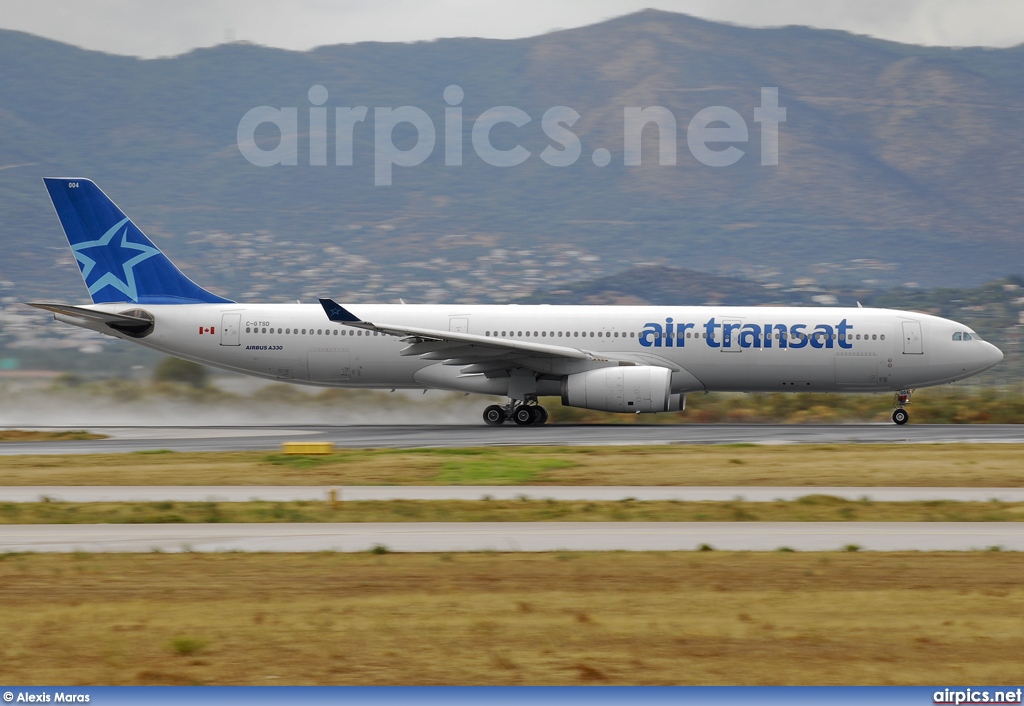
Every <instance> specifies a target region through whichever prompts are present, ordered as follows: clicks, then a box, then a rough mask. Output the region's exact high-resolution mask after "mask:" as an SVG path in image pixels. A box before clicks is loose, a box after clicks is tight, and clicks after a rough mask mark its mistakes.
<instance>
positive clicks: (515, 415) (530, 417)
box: [512, 405, 536, 427]
mask: <svg viewBox="0 0 1024 706" xmlns="http://www.w3.org/2000/svg"><path fill="white" fill-rule="evenodd" d="M534 409H535V408H534V407H530V406H527V405H520V406H518V407H516V409H515V411H514V412H512V421H514V422H515V423H516V424H518V425H519V426H521V427H527V426H530V425H531V424H533V423H534V420H535V419H536V417H535V416H534V412H533V410H534Z"/></svg>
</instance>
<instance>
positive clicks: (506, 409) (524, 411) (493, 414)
mask: <svg viewBox="0 0 1024 706" xmlns="http://www.w3.org/2000/svg"><path fill="white" fill-rule="evenodd" d="M506 421H513V422H515V423H516V424H517V425H518V426H521V427H527V426H533V425H534V424H537V425H540V424H545V423H546V422H547V421H548V411H547V410H546V409H544V408H543V407H541V406H540V405H539V404H537V399H536V398H533V399H527V400H522V401H518V400H511V399H510V400H509V401H508V404H505V405H499V404H492V405H490V406H489V407H488V408H487V409H485V410H484V423H486V424H488V425H489V426H495V427H496V426H499V425H501V424H504V423H505V422H506Z"/></svg>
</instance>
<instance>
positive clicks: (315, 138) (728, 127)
mask: <svg viewBox="0 0 1024 706" xmlns="http://www.w3.org/2000/svg"><path fill="white" fill-rule="evenodd" d="M442 97H443V99H444V102H445V108H444V120H443V122H444V125H443V128H442V137H441V140H442V142H443V147H442V149H443V150H444V164H445V166H446V167H459V166H462V164H463V161H464V155H463V151H464V150H463V147H464V142H465V137H466V131H467V129H468V131H469V137H470V143H471V144H472V147H473V152H474V153H475V155H476V157H477V158H478V159H479V160H480V161H482V162H483V163H485V164H488V165H490V166H492V167H500V168H508V167H515V166H518V165H520V164H523V163H524V162H526V161H527V160H529V159H531V158H533V157H534V153H532V152H530V150H528V149H526V148H525V147H523V146H522V145H521V144H519V143H518V142H517V143H516V144H515V145H514V146H512V147H508V148H498V147H495V145H494V144H493V142H492V131H493V129H494V128H495V127H496V126H498V125H501V124H503V123H507V124H509V125H511V126H513V127H514V128H517V129H522V128H524V126H526V125H527V124H529V123H531V122H532V121H533V117H532V116H531V115H530V114H529V113H527V112H526V111H524V110H521V109H520V108H516V107H514V106H510V105H499V106H495V107H493V108H489V109H487V110H485V111H483V112H482V113H480V115H479V116H477V117H476V119H475V120H472V121H468V120H466V119H465V118H464V117H463V109H462V107H461V106H462V101H463V99H464V98H465V92H464V91H463V90H462V88H461V87H459V86H457V85H451V86H448V87H447V88H445V89H444V92H443V94H442ZM308 98H309V102H310V104H311V105H310V107H309V108H308V109H306V110H308V113H309V115H308V120H307V119H306V117H307V116H303V118H304V119H303V121H302V122H304V123H306V124H305V125H300V119H299V108H298V107H283V108H274V107H272V106H267V105H261V106H258V107H256V108H252V109H251V110H249V111H248V112H246V114H245V115H243V116H242V119H241V120H240V121H239V123H238V134H237V142H238V150H239V151H240V152H241V153H242V156H243V157H245V158H246V159H247V160H248V161H249V162H250V163H252V164H254V165H256V166H258V167H276V166H297V165H298V164H299V135H300V133H302V134H305V135H308V139H309V161H308V165H309V166H314V167H317V166H319V167H323V166H327V163H328V159H327V158H328V151H329V150H328V143H329V142H330V140H328V129H327V124H328V108H327V107H326V106H325V105H324V104H325V103H327V98H328V92H327V89H326V88H324V87H323V86H321V85H319V84H318V85H315V86H312V87H311V88H310V89H309V92H308ZM369 114H370V110H369V108H367V107H366V106H362V105H359V106H355V107H335V108H334V139H333V152H334V155H333V157H334V159H333V163H334V165H335V166H338V167H350V166H353V164H354V162H355V159H354V152H355V150H354V144H355V137H356V133H357V131H358V130H367V129H369V128H370V125H369V120H368V116H369ZM580 117H581V116H580V114H579V113H578V112H576V111H575V110H573V109H572V108H570V107H568V106H565V105H556V106H553V107H551V108H548V109H547V110H546V111H544V114H543V115H542V116H541V118H540V127H541V130H542V131H543V133H544V136H545V137H546V138H547V139H548V140H549V141H550V142H549V144H548V145H547V146H546V147H544V149H543V150H541V151H540V153H539V154H538V155H536V156H537V158H539V159H540V160H541V161H542V162H544V163H545V164H547V165H548V166H551V167H568V166H571V165H573V164H575V163H576V162H577V161H578V160H579V159H580V157H581V156H582V155H583V143H582V142H581V140H580V138H579V136H578V135H577V134H576V133H575V132H573V131H572V127H573V126H574V125H575V124H576V122H577V121H578V120H579V119H580ZM752 117H753V121H754V122H755V123H757V124H758V126H759V129H760V137H761V164H762V165H763V166H777V165H778V163H779V125H780V124H781V123H784V122H786V109H785V108H783V107H780V106H779V89H778V88H776V87H769V88H761V104H760V105H759V106H756V107H755V108H754V110H753V116H752ZM467 123H469V124H468V125H467ZM266 125H270V126H274V127H276V130H277V132H278V133H279V136H278V137H277V139H276V140H275V139H273V138H271V139H267V140H264V139H257V132H261V131H264V130H265V129H264V126H266ZM648 125H653V126H654V127H655V129H656V131H657V142H658V164H659V165H661V166H675V164H676V159H677V150H676V138H677V134H678V129H677V123H676V116H675V115H674V114H673V113H672V111H670V110H669V109H667V108H664V107H662V106H646V107H640V106H626V107H624V108H623V109H622V143H621V149H622V163H623V165H625V166H627V167H638V166H641V164H642V157H641V152H642V138H643V134H644V129H645V128H646V127H647V126H648ZM268 129H269V128H268ZM372 129H373V181H374V184H376V185H377V186H390V185H391V183H392V178H393V176H392V174H393V169H394V167H406V168H409V167H416V166H419V165H420V164H423V163H424V162H425V161H426V160H427V159H428V158H429V157H430V156H431V154H433V153H434V148H435V147H436V146H437V142H438V134H437V133H438V131H437V127H436V126H435V124H434V120H433V119H432V118H431V117H430V115H429V114H428V113H427V112H426V111H425V110H423V109H421V108H417V107H415V106H411V105H403V106H399V107H397V108H383V107H376V108H374V109H373V117H372ZM396 129H398V130H403V131H409V132H410V134H411V132H412V131H414V132H415V135H416V138H415V141H414V142H413V143H412V145H411V146H410V147H407V148H402V147H399V146H397V145H396V144H395V131H396ZM505 129H506V130H507V128H505ZM749 137H750V128H749V126H748V123H747V121H746V119H745V118H744V117H743V115H741V114H740V113H739V112H738V111H736V110H733V109H732V108H728V107H726V106H723V105H713V106H708V107H706V108H703V109H701V110H699V111H697V113H695V114H694V115H693V117H692V118H691V119H690V121H689V124H688V125H687V126H686V129H685V139H686V146H687V147H688V148H689V151H690V154H691V155H692V156H693V158H694V159H696V160H697V162H699V163H700V164H703V165H705V166H707V167H728V166H731V165H733V164H736V163H737V162H739V161H740V160H741V159H743V157H744V156H745V155H746V151H745V150H744V149H743V148H742V145H745V144H746V143H747V142H748V141H749ZM401 142H402V144H403V145H404V144H406V141H405V140H402V141H401ZM271 143H276V144H274V145H273V146H272V147H268V144H271ZM590 159H591V161H592V162H593V163H594V165H596V166H598V167H606V166H608V165H609V164H611V162H612V152H611V150H609V149H608V148H606V147H597V148H596V149H593V151H592V152H591V153H590Z"/></svg>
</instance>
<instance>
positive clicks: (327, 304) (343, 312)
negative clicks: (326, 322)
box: [320, 299, 363, 324]
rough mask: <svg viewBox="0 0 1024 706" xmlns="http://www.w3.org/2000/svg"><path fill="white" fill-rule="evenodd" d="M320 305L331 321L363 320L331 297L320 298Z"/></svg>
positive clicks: (353, 321) (351, 322) (355, 321)
mask: <svg viewBox="0 0 1024 706" xmlns="http://www.w3.org/2000/svg"><path fill="white" fill-rule="evenodd" d="M320 306H322V307H323V308H324V313H325V314H327V318H328V319H330V320H331V321H337V322H338V323H341V324H358V323H362V321H363V320H362V319H360V318H359V317H358V316H356V315H355V314H353V313H352V312H351V311H349V310H348V309H346V308H345V307H343V306H342V305H341V304H338V303H337V302H335V301H334V300H333V299H321V300H320Z"/></svg>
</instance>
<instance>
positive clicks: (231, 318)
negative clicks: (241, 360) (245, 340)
mask: <svg viewBox="0 0 1024 706" xmlns="http://www.w3.org/2000/svg"><path fill="white" fill-rule="evenodd" d="M241 327H242V315H241V314H224V316H222V317H221V320H220V344H221V345H222V346H240V345H242V344H241V341H240V339H239V331H240V330H241Z"/></svg>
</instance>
